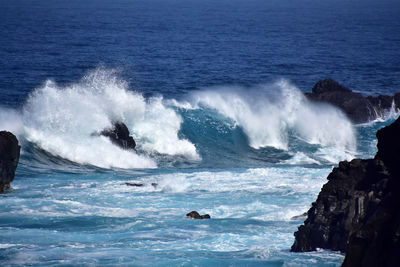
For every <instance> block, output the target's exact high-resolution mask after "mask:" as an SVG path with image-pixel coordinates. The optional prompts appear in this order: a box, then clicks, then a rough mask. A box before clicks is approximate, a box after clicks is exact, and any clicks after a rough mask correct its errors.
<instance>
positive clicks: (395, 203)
mask: <svg viewBox="0 0 400 267" xmlns="http://www.w3.org/2000/svg"><path fill="white" fill-rule="evenodd" d="M399 136H400V119H397V120H396V121H395V122H394V123H393V124H391V125H389V126H387V127H385V128H383V129H381V130H379V131H378V133H377V137H378V153H377V154H376V156H375V158H374V159H367V160H361V159H354V160H352V161H351V162H346V161H344V162H340V163H339V166H338V167H337V168H334V169H333V171H332V172H331V173H330V174H329V176H328V182H327V183H326V184H325V185H324V186H323V187H322V189H321V192H320V193H319V195H318V198H317V201H316V202H314V203H312V207H311V208H310V210H309V211H308V213H307V219H306V220H305V222H304V225H302V226H300V227H299V230H298V231H297V232H296V233H295V242H294V244H293V246H292V248H291V251H293V252H304V251H312V250H315V249H316V248H325V249H332V250H339V251H342V252H345V253H346V257H345V260H344V262H343V266H398V260H397V257H398V255H397V254H398V252H400V177H399V174H400V141H399V140H398V137H399Z"/></svg>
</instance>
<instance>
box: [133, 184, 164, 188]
mask: <svg viewBox="0 0 400 267" xmlns="http://www.w3.org/2000/svg"><path fill="white" fill-rule="evenodd" d="M125 185H127V186H136V187H141V186H144V184H137V183H125ZM157 185H158V184H157V183H151V186H153V187H154V188H156V187H157Z"/></svg>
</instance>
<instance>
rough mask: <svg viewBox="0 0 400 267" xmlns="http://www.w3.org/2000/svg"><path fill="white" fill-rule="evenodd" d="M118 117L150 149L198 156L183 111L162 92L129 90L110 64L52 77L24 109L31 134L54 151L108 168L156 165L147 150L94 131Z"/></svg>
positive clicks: (196, 157) (31, 137) (68, 157)
mask: <svg viewBox="0 0 400 267" xmlns="http://www.w3.org/2000/svg"><path fill="white" fill-rule="evenodd" d="M117 120H119V121H123V122H124V123H125V124H126V125H127V126H128V128H129V130H130V131H131V132H132V133H133V136H134V138H135V139H136V141H137V143H138V146H139V148H140V149H141V150H144V151H145V152H147V153H148V154H151V153H153V152H156V153H162V154H169V155H184V156H187V157H189V158H191V159H199V156H198V154H197V152H196V148H195V146H194V145H193V144H192V143H190V142H189V141H188V140H185V139H180V138H179V137H178V132H179V130H180V125H181V122H182V119H181V118H180V116H179V115H178V114H176V112H175V111H174V110H173V109H172V108H168V107H166V106H165V105H164V104H163V99H162V98H161V97H157V98H150V99H148V100H146V99H144V97H143V96H142V95H141V94H139V93H137V92H133V91H128V90H127V84H126V82H124V81H121V80H119V79H118V78H117V76H116V74H115V73H114V72H113V71H110V70H105V69H97V70H95V71H94V72H92V73H90V74H89V75H87V76H86V77H84V78H83V79H82V80H81V81H80V82H78V83H75V84H72V85H69V86H65V87H63V86H59V85H57V84H56V83H55V82H52V81H47V82H46V83H45V84H44V85H43V86H42V87H41V88H38V89H36V90H35V91H34V92H33V93H32V94H31V95H30V96H29V98H28V100H27V103H26V105H25V106H24V109H23V114H22V121H23V125H24V132H25V135H26V138H27V139H28V140H29V141H32V142H34V143H36V144H38V145H39V146H40V147H41V148H43V149H45V150H47V151H49V152H50V153H52V154H54V155H58V156H61V157H63V158H66V159H69V160H72V161H74V162H78V163H83V164H92V165H95V166H100V167H105V168H109V167H119V168H154V167H156V162H155V161H154V160H152V159H150V158H149V157H148V156H144V155H138V154H136V153H133V152H127V151H124V150H121V149H120V148H118V147H116V146H114V145H112V144H111V143H110V141H109V140H108V139H107V138H105V137H101V136H93V133H98V132H100V131H101V130H103V129H104V128H107V127H110V126H111V125H112V122H113V121H117Z"/></svg>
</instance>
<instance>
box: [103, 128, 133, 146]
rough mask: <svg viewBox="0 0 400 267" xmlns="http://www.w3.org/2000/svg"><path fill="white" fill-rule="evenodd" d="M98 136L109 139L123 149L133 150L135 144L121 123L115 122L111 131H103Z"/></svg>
mask: <svg viewBox="0 0 400 267" xmlns="http://www.w3.org/2000/svg"><path fill="white" fill-rule="evenodd" d="M100 135H103V136H106V137H108V138H110V140H111V142H113V143H114V144H115V145H117V146H119V147H121V148H123V149H135V147H136V142H135V140H134V139H133V137H132V136H130V135H129V130H128V127H126V125H125V124H124V123H122V122H115V123H114V124H113V127H112V128H111V129H105V130H103V131H102V132H101V133H100Z"/></svg>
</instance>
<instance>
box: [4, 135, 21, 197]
mask: <svg viewBox="0 0 400 267" xmlns="http://www.w3.org/2000/svg"><path fill="white" fill-rule="evenodd" d="M20 150H21V147H20V146H19V144H18V140H17V138H16V137H15V135H14V134H12V133H10V132H7V131H1V132H0V193H3V192H4V191H5V190H7V189H8V188H10V183H11V182H12V181H13V180H14V176H15V170H16V169H17V165H18V161H19V155H20Z"/></svg>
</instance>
